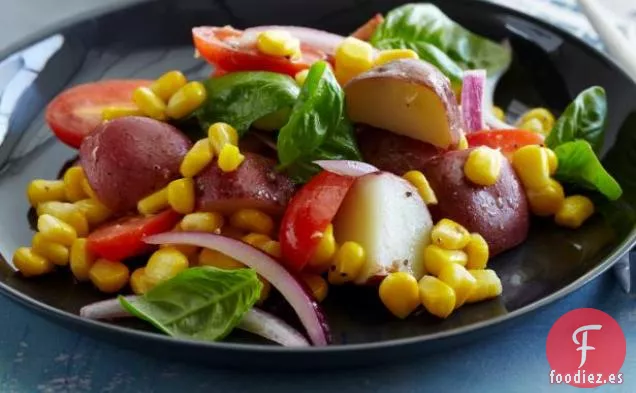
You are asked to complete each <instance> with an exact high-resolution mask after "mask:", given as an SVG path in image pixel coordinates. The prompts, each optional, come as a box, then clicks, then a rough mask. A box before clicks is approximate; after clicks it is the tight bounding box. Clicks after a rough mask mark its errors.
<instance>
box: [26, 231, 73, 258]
mask: <svg viewBox="0 0 636 393" xmlns="http://www.w3.org/2000/svg"><path fill="white" fill-rule="evenodd" d="M31 249H32V250H33V251H35V252H36V253H37V254H39V255H42V256H43V257H44V258H46V259H48V260H49V261H51V262H53V263H54V264H56V265H58V266H66V265H68V260H69V250H68V248H67V247H64V246H63V245H61V244H58V243H53V242H52V241H49V240H47V239H45V238H44V236H42V234H40V233H36V234H35V235H33V240H32V243H31Z"/></svg>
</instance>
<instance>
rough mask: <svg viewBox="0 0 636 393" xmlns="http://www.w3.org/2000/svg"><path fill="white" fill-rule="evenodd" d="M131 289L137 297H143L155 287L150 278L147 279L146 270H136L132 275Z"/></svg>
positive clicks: (141, 268)
mask: <svg viewBox="0 0 636 393" xmlns="http://www.w3.org/2000/svg"><path fill="white" fill-rule="evenodd" d="M130 287H131V288H132V290H133V293H134V294H135V295H143V294H145V293H146V292H148V291H150V290H151V289H152V288H153V287H154V285H153V284H152V283H151V282H150V280H148V277H146V268H144V267H140V268H137V269H135V271H134V272H133V273H132V274H131V275H130Z"/></svg>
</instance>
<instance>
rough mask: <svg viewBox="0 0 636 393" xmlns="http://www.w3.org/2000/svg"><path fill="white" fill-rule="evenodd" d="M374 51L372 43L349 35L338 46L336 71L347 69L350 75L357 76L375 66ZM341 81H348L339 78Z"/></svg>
mask: <svg viewBox="0 0 636 393" xmlns="http://www.w3.org/2000/svg"><path fill="white" fill-rule="evenodd" d="M373 56H374V51H373V47H372V46H371V44H369V43H368V42H365V41H362V40H359V39H357V38H355V37H347V38H346V39H345V40H344V41H342V43H341V44H340V45H339V46H338V48H336V54H335V60H336V61H335V63H336V71H337V70H339V69H342V70H347V74H348V75H349V76H356V75H358V74H360V73H363V72H365V71H367V70H369V69H370V68H371V67H372V66H373ZM338 81H339V82H340V83H345V82H346V81H341V80H340V79H339V80H338Z"/></svg>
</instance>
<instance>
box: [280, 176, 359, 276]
mask: <svg viewBox="0 0 636 393" xmlns="http://www.w3.org/2000/svg"><path fill="white" fill-rule="evenodd" d="M354 181H355V178H353V177H349V176H342V175H337V174H335V173H331V172H327V171H323V172H320V173H319V174H318V175H316V176H314V177H313V178H312V179H311V180H310V181H309V182H308V183H307V184H305V185H304V186H303V187H302V188H301V189H300V190H299V191H298V192H297V193H296V194H295V195H294V196H293V198H292V199H291V201H290V202H289V205H287V209H286V210H285V214H284V215H283V219H282V220H281V226H280V233H279V240H280V245H281V252H282V255H283V258H282V259H283V262H284V263H285V266H286V267H287V268H288V269H289V270H291V271H294V272H299V271H301V270H302V269H303V268H304V267H305V265H306V264H307V263H308V262H309V260H310V259H311V256H312V255H313V253H314V252H315V250H316V247H317V246H318V243H319V242H320V236H317V235H320V234H322V233H323V232H324V231H325V229H326V228H327V225H329V223H330V222H331V221H332V220H333V218H334V216H335V215H336V213H337V212H338V208H339V207H340V204H341V203H342V201H343V200H344V197H345V195H346V194H347V191H349V188H351V186H352V185H353V183H354Z"/></svg>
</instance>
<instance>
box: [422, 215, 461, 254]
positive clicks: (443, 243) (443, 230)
mask: <svg viewBox="0 0 636 393" xmlns="http://www.w3.org/2000/svg"><path fill="white" fill-rule="evenodd" d="M431 241H432V242H433V244H435V245H437V246H440V247H441V248H444V249H446V250H461V249H462V248H464V247H466V245H467V244H468V242H469V241H470V233H469V232H468V231H467V230H466V228H464V227H463V226H461V225H460V224H458V223H456V222H455V221H453V220H449V219H448V218H443V219H441V220H439V222H438V223H437V224H435V226H433V229H432V230H431Z"/></svg>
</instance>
